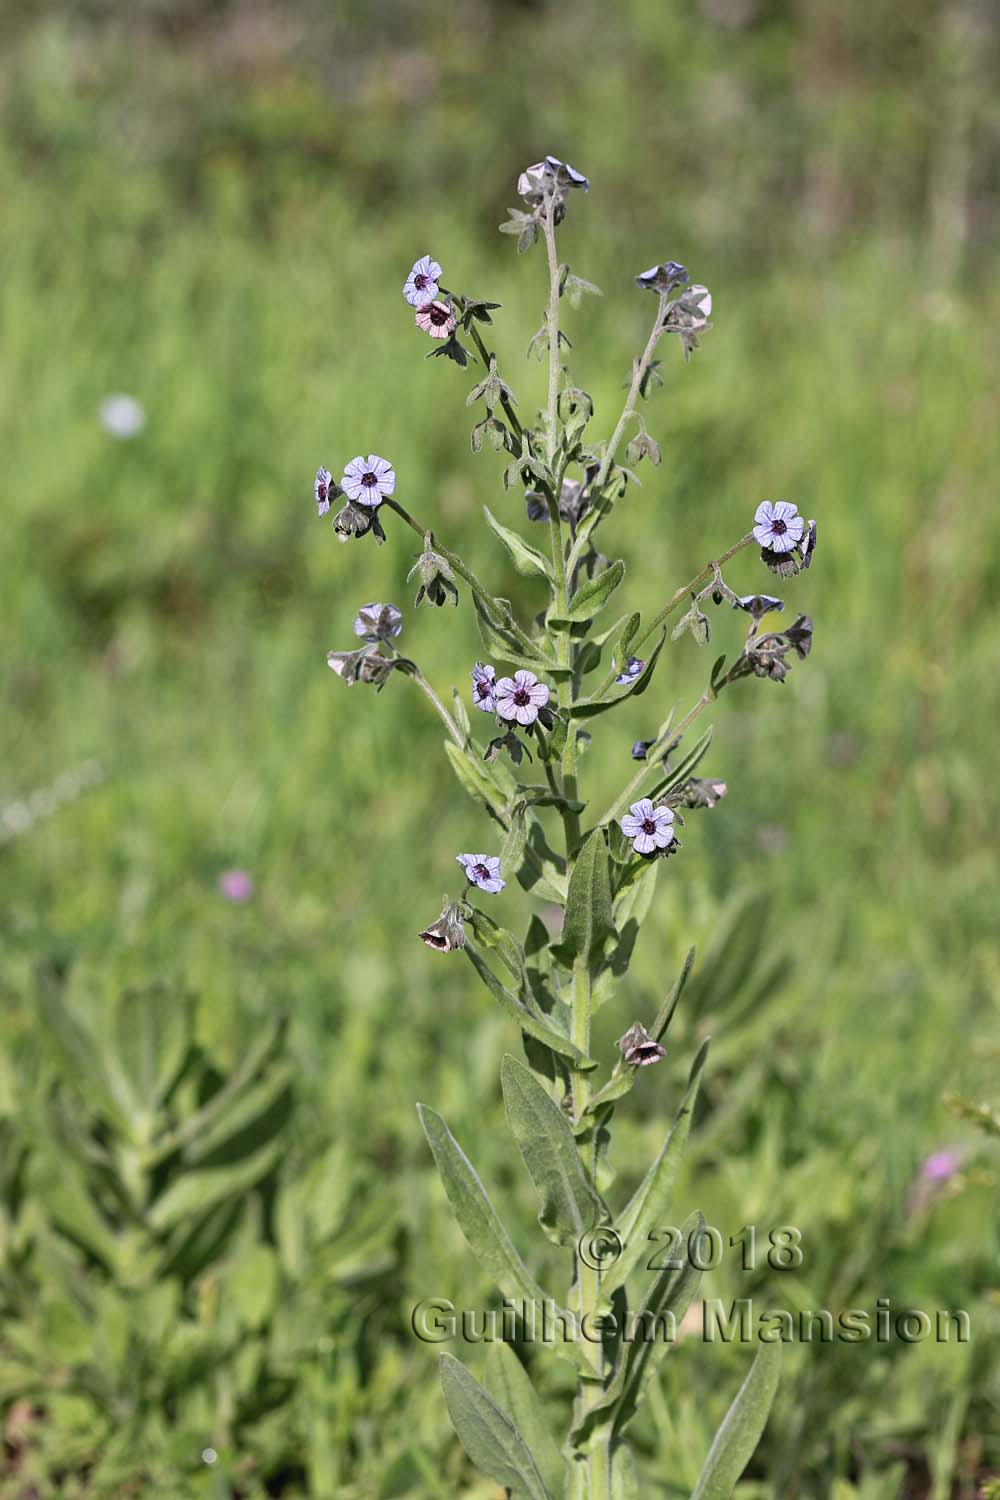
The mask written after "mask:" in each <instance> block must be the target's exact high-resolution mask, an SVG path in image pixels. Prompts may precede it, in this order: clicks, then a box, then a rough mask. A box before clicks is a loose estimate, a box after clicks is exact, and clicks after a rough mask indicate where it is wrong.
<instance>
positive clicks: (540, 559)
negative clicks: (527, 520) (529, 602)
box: [483, 505, 552, 578]
mask: <svg viewBox="0 0 1000 1500" xmlns="http://www.w3.org/2000/svg"><path fill="white" fill-rule="evenodd" d="M483 514H484V515H485V517H486V522H487V525H488V526H489V528H490V530H491V531H492V532H494V533H495V534H496V535H497V536H498V537H499V538H500V540H501V541H502V542H503V544H504V546H505V547H506V548H507V551H508V552H509V553H510V557H511V561H512V562H513V564H514V566H515V568H516V569H517V571H518V572H519V573H522V574H524V575H525V576H526V577H532V576H533V575H535V574H539V573H540V574H541V576H542V577H543V578H548V577H550V576H551V573H552V569H551V566H550V564H549V561H548V559H547V558H546V557H544V556H543V555H542V553H541V552H539V551H538V550H537V548H535V547H532V546H531V544H530V543H529V542H526V541H525V540H524V537H523V536H521V535H520V534H519V533H518V532H516V531H511V530H510V528H509V527H507V526H501V524H500V522H499V521H498V520H497V518H496V516H495V515H494V514H493V512H492V511H491V510H490V508H489V506H488V505H484V506H483Z"/></svg>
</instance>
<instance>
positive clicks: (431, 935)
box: [420, 902, 465, 953]
mask: <svg viewBox="0 0 1000 1500" xmlns="http://www.w3.org/2000/svg"><path fill="white" fill-rule="evenodd" d="M420 941H421V942H422V943H426V944H427V947H428V948H434V949H436V951H437V952H438V953H451V952H453V951H454V950H455V949H456V948H464V947H465V924H464V923H463V921H462V908H461V907H460V906H457V905H455V904H454V903H453V902H447V903H446V905H445V908H444V910H443V911H442V913H441V915H440V916H439V917H438V919H437V921H436V922H432V923H431V925H430V926H429V927H425V928H424V930H423V932H422V933H420Z"/></svg>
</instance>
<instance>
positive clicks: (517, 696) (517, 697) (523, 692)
mask: <svg viewBox="0 0 1000 1500" xmlns="http://www.w3.org/2000/svg"><path fill="white" fill-rule="evenodd" d="M514 702H515V703H516V704H517V706H518V708H526V707H527V705H528V704H529V703H530V702H531V694H530V693H529V692H528V689H527V688H523V687H519V688H515V690H514Z"/></svg>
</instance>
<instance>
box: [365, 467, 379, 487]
mask: <svg viewBox="0 0 1000 1500" xmlns="http://www.w3.org/2000/svg"><path fill="white" fill-rule="evenodd" d="M361 483H362V484H363V485H365V486H366V487H367V488H368V489H371V488H372V487H373V485H376V484H378V475H377V474H375V473H373V472H372V470H371V469H369V470H368V472H367V474H362V476H361Z"/></svg>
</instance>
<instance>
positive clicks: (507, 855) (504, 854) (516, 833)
mask: <svg viewBox="0 0 1000 1500" xmlns="http://www.w3.org/2000/svg"><path fill="white" fill-rule="evenodd" d="M527 841H528V810H527V807H526V805H525V803H524V802H515V804H514V806H513V807H512V808H511V811H510V827H509V828H508V830H507V832H506V834H505V835H504V840H503V843H502V844H501V846H500V868H501V870H503V872H504V875H505V876H506V878H507V879H508V880H510V879H511V878H512V877H514V878H516V877H517V875H518V873H519V872H520V869H521V866H522V864H523V863H524V846H525V844H526V843H527Z"/></svg>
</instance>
